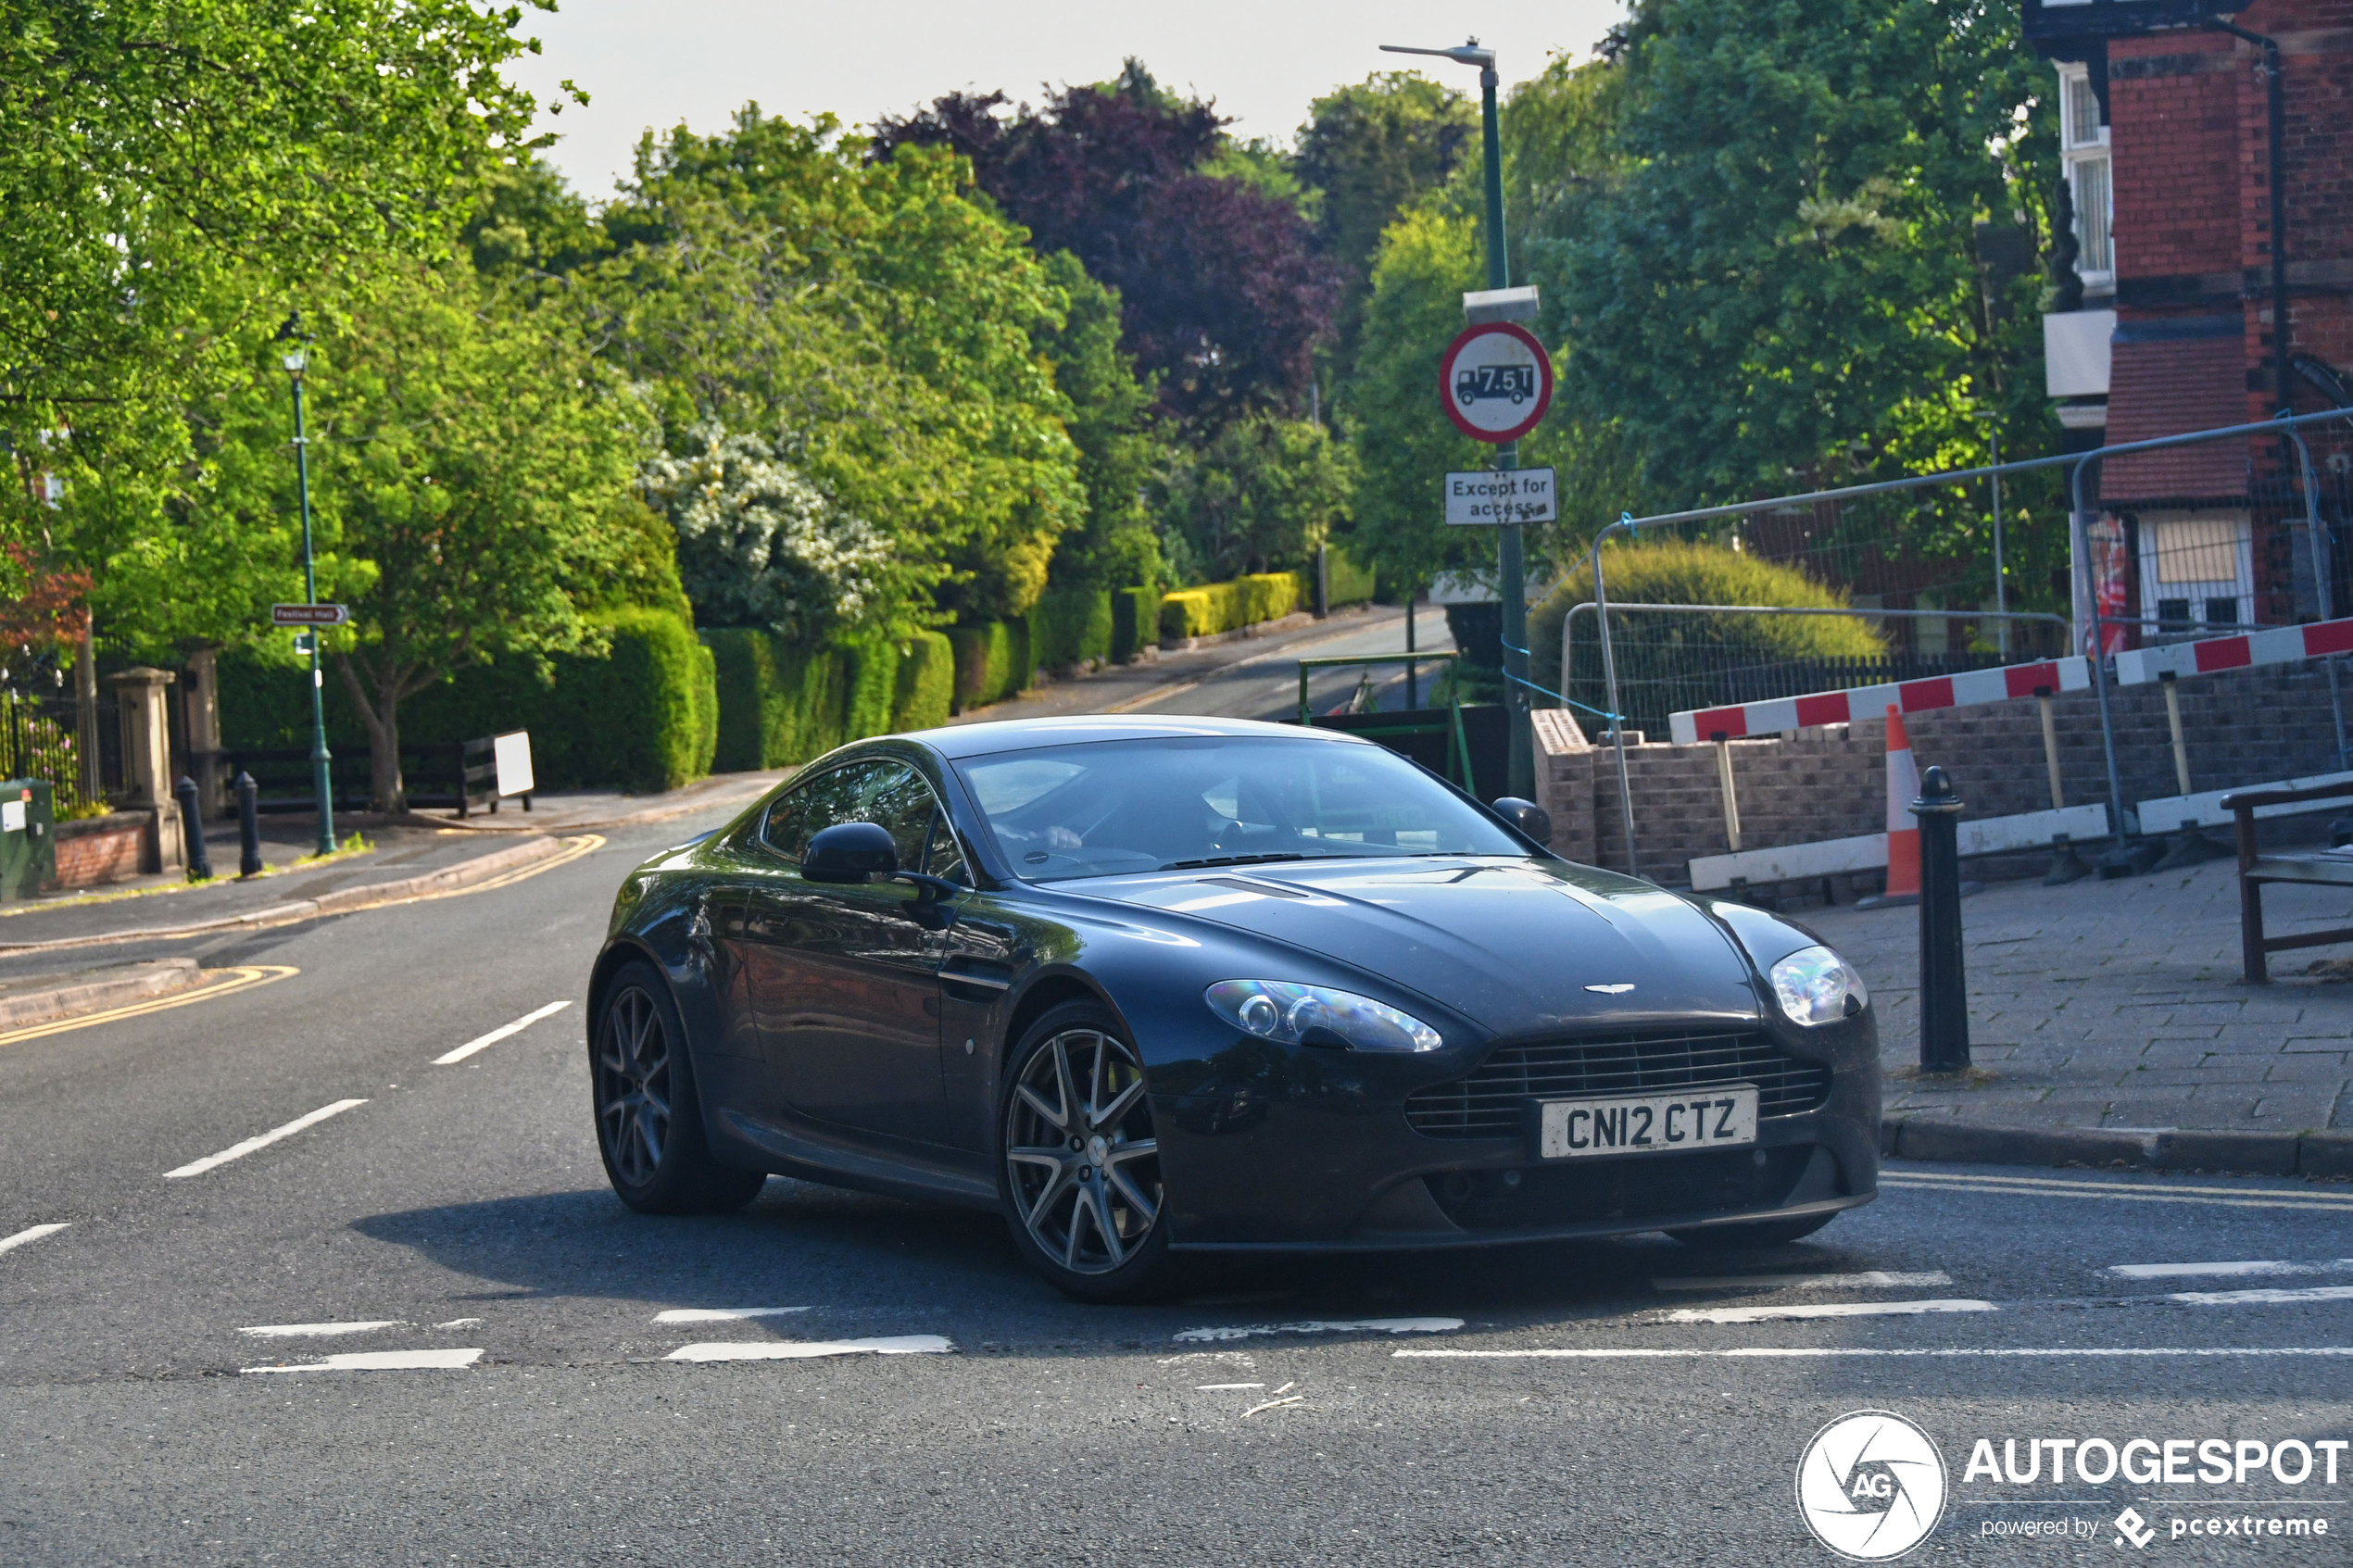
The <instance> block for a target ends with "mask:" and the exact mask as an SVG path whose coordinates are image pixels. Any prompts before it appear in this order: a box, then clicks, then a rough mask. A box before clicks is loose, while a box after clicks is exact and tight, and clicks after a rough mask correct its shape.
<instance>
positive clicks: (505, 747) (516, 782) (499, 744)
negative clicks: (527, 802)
mask: <svg viewBox="0 0 2353 1568" xmlns="http://www.w3.org/2000/svg"><path fill="white" fill-rule="evenodd" d="M490 747H491V758H492V759H493V760H494V761H496V762H497V764H498V793H499V795H500V796H502V797H504V796H510V795H529V794H530V793H531V791H532V782H531V732H530V731H529V730H514V731H511V732H510V733H509V734H503V735H499V736H497V738H495V739H494V740H492V741H491V743H490Z"/></svg>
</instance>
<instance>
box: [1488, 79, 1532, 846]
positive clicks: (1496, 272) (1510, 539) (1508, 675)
mask: <svg viewBox="0 0 2353 1568" xmlns="http://www.w3.org/2000/svg"><path fill="white" fill-rule="evenodd" d="M1496 85H1497V79H1496V75H1495V56H1493V55H1492V54H1490V55H1489V56H1487V58H1486V60H1485V61H1484V62H1483V63H1482V64H1481V66H1480V68H1479V72H1478V97H1479V115H1480V122H1481V123H1480V134H1481V138H1482V144H1483V146H1484V148H1485V152H1486V163H1487V168H1486V185H1487V286H1488V287H1489V288H1491V289H1507V288H1509V287H1511V286H1512V268H1511V258H1510V257H1509V256H1508V255H1507V254H1506V253H1505V251H1504V147H1503V136H1502V133H1501V131H1500V130H1499V128H1498V125H1497V121H1496V115H1495V88H1496ZM1495 467H1496V469H1497V470H1500V471H1502V472H1504V473H1509V472H1511V471H1512V470H1515V469H1516V468H1518V467H1519V443H1518V442H1516V441H1506V442H1504V444H1503V445H1500V446H1498V447H1496V448H1495ZM1495 555H1496V560H1495V567H1496V572H1495V575H1496V578H1497V583H1496V593H1497V594H1498V596H1500V597H1501V598H1502V599H1503V601H1504V602H1503V606H1502V608H1503V612H1504V616H1503V619H1504V676H1505V680H1504V716H1505V719H1506V721H1507V723H1508V725H1509V728H1510V734H1511V753H1510V765H1509V768H1508V769H1507V771H1506V775H1505V784H1504V787H1505V789H1506V790H1507V791H1508V792H1509V793H1511V794H1513V795H1516V796H1518V797H1520V798H1521V799H1523V800H1532V799H1534V798H1535V797H1536V745H1535V735H1534V734H1532V733H1531V731H1530V729H1529V717H1528V688H1527V687H1526V686H1525V685H1523V684H1521V683H1522V682H1524V681H1526V680H1527V679H1528V652H1527V649H1528V588H1527V572H1528V567H1527V560H1526V558H1525V557H1524V556H1523V554H1522V552H1521V544H1520V525H1519V524H1518V523H1517V522H1516V521H1505V522H1504V526H1503V530H1502V533H1501V534H1500V536H1499V537H1498V538H1497V540H1496V551H1495Z"/></svg>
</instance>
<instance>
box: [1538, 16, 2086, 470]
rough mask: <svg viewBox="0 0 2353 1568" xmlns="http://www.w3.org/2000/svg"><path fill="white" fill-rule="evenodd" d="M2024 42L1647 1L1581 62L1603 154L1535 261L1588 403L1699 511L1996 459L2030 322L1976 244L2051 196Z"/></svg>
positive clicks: (1547, 228)
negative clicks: (1992, 283) (1989, 449)
mask: <svg viewBox="0 0 2353 1568" xmlns="http://www.w3.org/2000/svg"><path fill="white" fill-rule="evenodd" d="M2018 26H2019V22H2018V13H2017V8H2016V7H2015V6H2006V5H2002V4H1998V3H1996V0H1805V3H1800V0H1773V3H1769V4H1765V5H1755V4H1733V3H1731V0H1640V3H1639V4H1638V5H1637V6H1635V8H1634V13H1633V16H1632V18H1631V19H1630V21H1629V24H1628V26H1627V27H1626V28H1625V29H1624V30H1623V31H1622V32H1621V34H1619V35H1618V36H1617V40H1616V42H1615V44H1614V45H1613V48H1614V51H1615V53H1616V56H1617V57H1616V59H1615V62H1614V63H1604V64H1601V65H1596V66H1592V67H1587V68H1584V76H1585V77H1588V78H1591V79H1593V80H1592V82H1591V85H1590V90H1589V91H1588V93H1587V94H1586V95H1585V97H1584V98H1583V100H1582V102H1581V106H1580V107H1583V108H1585V109H1587V110H1589V111H1591V112H1590V113H1589V115H1588V118H1587V119H1586V120H1585V121H1584V122H1582V123H1581V124H1579V125H1578V126H1576V127H1574V128H1573V129H1575V130H1576V131H1577V132H1579V134H1578V135H1577V136H1573V137H1571V138H1570V142H1571V144H1578V145H1582V146H1584V147H1585V148H1586V149H1587V151H1588V153H1589V155H1590V156H1591V157H1592V163H1591V165H1590V166H1589V167H1587V168H1585V169H1564V170H1562V171H1561V177H1560V178H1557V179H1555V180H1554V181H1552V182H1550V184H1549V191H1550V194H1551V196H1552V199H1551V200H1550V201H1549V202H1547V203H1543V204H1539V210H1538V213H1537V214H1536V216H1537V218H1538V220H1539V228H1538V229H1537V230H1536V231H1535V232H1531V233H1530V235H1529V239H1528V240H1527V242H1526V244H1525V245H1524V247H1523V249H1524V252H1525V254H1526V256H1527V257H1528V262H1529V274H1530V276H1531V277H1532V278H1534V279H1535V281H1537V282H1540V283H1541V284H1542V285H1543V287H1544V288H1545V291H1546V295H1547V299H1546V303H1547V307H1548V311H1549V314H1548V317H1547V320H1548V321H1549V322H1550V323H1551V324H1552V331H1553V332H1554V334H1555V337H1556V340H1557V341H1559V342H1561V343H1562V344H1563V345H1564V349H1565V354H1566V357H1567V362H1568V369H1569V374H1568V375H1567V377H1566V378H1565V380H1564V383H1563V385H1564V392H1565V394H1566V395H1565V397H1564V403H1565V405H1566V409H1567V412H1568V413H1569V414H1570V415H1571V416H1572V417H1573V418H1581V419H1585V420H1595V421H1600V420H1608V421H1613V422H1615V423H1617V425H1618V426H1619V427H1620V428H1621V429H1622V430H1623V431H1624V432H1625V433H1626V434H1627V436H1628V438H1629V441H1630V442H1631V444H1632V445H1633V447H1634V449H1635V450H1636V451H1637V452H1638V454H1639V456H1640V458H1641V461H1642V464H1643V466H1644V468H1645V470H1646V471H1647V472H1648V473H1649V474H1650V475H1651V476H1653V477H1654V479H1655V480H1657V481H1659V482H1662V483H1665V482H1667V481H1669V480H1671V482H1672V483H1673V484H1674V485H1675V487H1676V488H1677V490H1678V491H1679V492H1680V494H1681V495H1684V496H1687V497H1689V498H1690V499H1692V500H1698V499H1701V498H1703V497H1716V496H1727V495H1747V494H1754V493H1756V492H1758V491H1759V490H1762V491H1764V492H1765V493H1768V494H1769V493H1770V492H1771V491H1772V490H1775V489H1781V488H1788V487H1791V486H1793V484H1802V483H1810V482H1813V481H1817V480H1822V481H1829V480H1832V479H1843V478H1845V477H1847V476H1848V475H1849V474H1851V473H1853V472H1855V471H1856V470H1858V469H1860V470H1869V471H1887V470H1902V469H1919V468H1927V467H1934V466H1939V465H1941V464H1943V463H1944V462H1948V461H1952V460H1955V459H1957V458H1970V457H1974V456H1976V455H1977V454H1978V453H1979V452H1981V451H1982V436H1981V435H1980V434H1979V433H1978V432H1977V430H1976V429H1975V428H1974V427H1973V426H1972V425H1971V423H1970V420H1969V416H1970V415H1971V413H1972V412H1974V411H1975V410H1976V409H1977V408H1980V407H1982V406H1986V405H1989V404H1994V403H1996V402H1998V401H2002V400H2004V399H2005V398H2006V397H2007V396H2008V393H2007V391H2006V377H2007V379H2008V380H2010V381H2013V382H2014V381H2016V380H2017V379H2020V378H2014V377H2008V370H2009V368H2010V367H2012V366H2014V365H2016V364H2018V363H2019V362H2020V360H2021V359H2023V358H2026V356H2027V353H2028V351H2029V349H2030V345H2028V344H2027V342H2026V341H2025V334H2027V333H2028V332H2030V331H2031V330H2032V312H2031V310H2019V309H2006V308H2004V307H2006V306H2008V305H2013V304H2016V303H2018V302H2017V301H2009V300H1997V301H1994V307H1993V308H1991V309H1989V308H1988V303H1987V299H1986V296H1985V292H1984V274H1983V272H1982V269H1981V267H1980V265H1979V262H1978V258H1977V256H1976V251H1975V239H1974V227H1973V226H1974V224H1975V223H1976V222H1977V221H1979V220H1997V221H2007V220H2008V219H2009V218H2010V216H2011V215H2012V214H2013V212H2020V213H2024V214H2026V215H2027V217H2028V219H2029V220H2030V221H2032V220H2033V215H2034V213H2035V212H2036V211H2037V210H2038V209H2039V200H2038V197H2037V195H2036V192H2037V191H2039V190H2041V189H2045V188H2047V187H2048V184H2049V182H2050V181H2051V179H2052V177H2053V165H2052V158H2051V148H2050V144H2049V137H2048V132H2047V129H2046V127H2045V119H2046V118H2047V117H2046V116H2045V115H2044V114H2041V113H2038V112H2037V97H2036V94H2038V93H2039V92H2041V91H2042V90H2043V88H2044V86H2045V77H2046V74H2047V73H2046V71H2045V68H2044V67H2043V66H2042V65H2041V64H2040V62H2038V61H2036V60H2035V59H2034V58H2033V56H2032V54H2031V53H2030V52H2029V51H2027V50H2026V49H2025V48H2023V47H2022V46H2021V44H2020V40H2019V36H2018ZM1597 125H1598V126H1605V127H1606V130H1605V139H1606V142H1607V146H1606V148H1605V149H1604V150H1602V151H1599V152H1595V151H1592V148H1593V146H1594V144H1595V136H1594V134H1593V132H1594V130H1595V128H1596V126H1597ZM2019 286H2020V288H2022V289H2026V290H2031V288H2032V284H2031V283H2021V284H2020V285H2019ZM2020 411H2021V412H2022V411H2023V410H2022V409H2021V410H2020ZM2046 425H2047V420H2046V419H2040V420H2021V421H2020V424H2019V425H2018V426H2015V427H2013V428H2014V429H2015V431H2016V433H2014V434H2013V436H2012V441H2011V445H2013V446H2014V447H2016V448H2018V449H2020V450H2023V449H2025V448H2026V447H2027V445H2029V441H2030V439H2031V438H2033V437H2040V436H2044V435H2047V434H2048V433H2049V432H2048V431H2047V430H2045V429H2041V428H2038V427H2043V426H2046Z"/></svg>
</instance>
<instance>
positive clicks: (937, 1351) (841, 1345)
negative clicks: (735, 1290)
mask: <svg viewBox="0 0 2353 1568" xmlns="http://www.w3.org/2000/svg"><path fill="white" fill-rule="evenodd" d="M955 1348H956V1347H955V1346H954V1345H952V1344H950V1342H949V1341H948V1339H947V1338H946V1337H945V1336H941V1335H937V1334H901V1335H897V1336H891V1337H887V1338H883V1339H799V1340H793V1339H784V1340H777V1339H759V1340H753V1341H751V1342H749V1343H748V1344H747V1343H711V1344H704V1345H682V1346H680V1347H679V1348H677V1349H675V1350H673V1351H671V1352H670V1354H669V1355H667V1356H664V1357H663V1358H662V1360H664V1361H804V1360H807V1359H808V1358H810V1357H812V1356H858V1355H865V1354H868V1353H870V1352H871V1353H872V1354H874V1355H877V1356H939V1355H946V1354H947V1353H949V1352H950V1351H951V1350H953V1349H955Z"/></svg>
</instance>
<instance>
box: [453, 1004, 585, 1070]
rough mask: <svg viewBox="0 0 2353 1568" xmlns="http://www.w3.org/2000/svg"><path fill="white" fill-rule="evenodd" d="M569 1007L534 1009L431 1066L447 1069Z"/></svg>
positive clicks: (477, 1037) (461, 1047) (467, 1043)
mask: <svg viewBox="0 0 2353 1568" xmlns="http://www.w3.org/2000/svg"><path fill="white" fill-rule="evenodd" d="M570 1006H572V1003H570V1002H569V1001H562V1002H549V1003H548V1004H547V1006H546V1007H544V1008H536V1009H534V1010H532V1011H530V1012H527V1013H524V1014H523V1015H522V1017H521V1018H518V1019H516V1020H515V1021H514V1022H512V1023H502V1024H500V1025H499V1026H498V1027H497V1028H496V1029H493V1030H492V1031H491V1032H490V1033H489V1034H487V1035H475V1036H474V1037H473V1038H472V1039H471V1040H468V1041H467V1042H466V1043H465V1044H464V1045H462V1046H459V1047H458V1048H457V1049H456V1050H454V1051H449V1052H447V1053H445V1054H444V1055H441V1056H437V1057H434V1059H433V1064H434V1066H435V1067H447V1066H448V1065H449V1064H450V1063H451V1062H453V1061H463V1060H466V1058H468V1057H470V1056H472V1055H473V1054H474V1052H476V1051H478V1050H481V1049H483V1048H484V1047H489V1046H495V1045H497V1043H498V1042H499V1041H501V1040H503V1039H505V1038H506V1037H507V1036H508V1035H520V1034H522V1032H523V1031H524V1030H526V1029H528V1028H530V1027H531V1026H532V1025H533V1024H535V1023H536V1022H539V1021H540V1020H541V1019H543V1018H546V1017H548V1016H549V1015H551V1014H554V1013H559V1012H561V1011H563V1010H564V1009H566V1008H568V1007H570Z"/></svg>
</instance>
